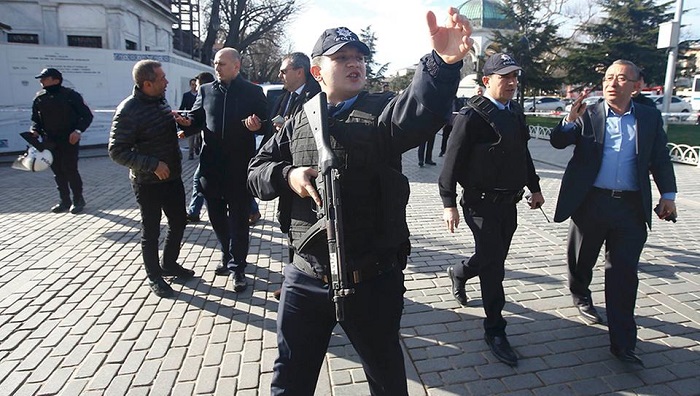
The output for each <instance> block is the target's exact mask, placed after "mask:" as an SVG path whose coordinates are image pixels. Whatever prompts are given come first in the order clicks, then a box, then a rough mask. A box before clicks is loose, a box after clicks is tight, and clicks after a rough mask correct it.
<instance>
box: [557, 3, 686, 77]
mask: <svg viewBox="0 0 700 396" xmlns="http://www.w3.org/2000/svg"><path fill="white" fill-rule="evenodd" d="M671 3H672V2H670V1H669V2H666V3H663V4H659V5H657V4H655V1H654V0H598V4H599V5H600V6H601V7H602V10H603V13H604V15H605V16H604V17H602V18H601V19H600V22H599V23H596V24H589V25H586V26H582V27H581V30H582V31H583V33H584V34H585V35H586V36H587V37H588V39H589V40H588V42H583V43H574V44H573V45H572V46H571V47H570V48H569V56H568V57H567V59H566V61H565V62H564V67H565V68H566V70H567V71H568V74H567V77H566V81H567V82H569V83H574V84H577V83H598V82H599V81H601V79H602V76H603V74H604V73H605V70H606V69H607V67H608V66H609V65H610V64H612V62H614V61H615V60H617V59H626V60H629V61H632V62H634V64H636V65H637V66H639V67H641V68H642V69H644V74H645V81H646V83H647V84H659V83H663V81H664V75H665V72H666V58H667V56H666V51H665V50H663V49H656V42H657V38H658V35H659V24H661V23H662V22H666V21H669V20H671V19H673V15H672V14H670V13H668V12H667V11H668V9H669V7H670V5H671Z"/></svg>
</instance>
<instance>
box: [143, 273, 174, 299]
mask: <svg viewBox="0 0 700 396" xmlns="http://www.w3.org/2000/svg"><path fill="white" fill-rule="evenodd" d="M148 286H149V287H150V288H151V291H152V292H153V294H155V295H156V296H158V297H160V298H168V297H172V296H173V295H174V294H175V292H173V288H172V287H170V285H169V284H168V283H167V282H166V281H165V280H164V279H163V278H161V277H157V278H154V279H150V280H149V281H148Z"/></svg>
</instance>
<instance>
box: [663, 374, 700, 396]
mask: <svg viewBox="0 0 700 396" xmlns="http://www.w3.org/2000/svg"><path fill="white" fill-rule="evenodd" d="M667 385H668V386H669V387H670V388H671V389H673V391H675V392H678V394H680V395H696V394H697V393H698V389H700V378H698V376H697V375H696V376H694V378H686V379H683V380H678V381H673V382H670V383H668V384H667Z"/></svg>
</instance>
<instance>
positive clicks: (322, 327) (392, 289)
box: [272, 265, 408, 396]
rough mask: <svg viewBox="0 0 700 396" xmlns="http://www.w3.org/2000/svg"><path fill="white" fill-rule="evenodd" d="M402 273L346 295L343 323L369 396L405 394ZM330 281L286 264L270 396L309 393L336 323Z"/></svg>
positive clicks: (312, 388) (377, 280)
mask: <svg viewBox="0 0 700 396" xmlns="http://www.w3.org/2000/svg"><path fill="white" fill-rule="evenodd" d="M405 290H406V289H405V288H404V285H403V273H402V272H401V271H399V270H395V271H391V272H389V273H387V274H384V275H381V276H378V277H376V278H373V279H370V280H367V281H365V282H361V283H360V284H358V285H356V286H355V294H353V295H351V296H349V297H347V298H346V299H345V301H346V303H345V317H346V319H345V321H343V322H341V324H340V325H341V326H342V328H343V330H345V333H346V334H347V336H348V338H349V339H350V342H352V345H353V346H354V348H355V350H356V351H357V353H358V355H359V357H360V360H361V362H362V367H363V369H364V371H365V375H366V376H367V381H368V382H369V388H370V392H371V394H372V395H387V396H389V395H392V396H393V395H397V396H402V395H407V394H408V390H407V384H406V372H405V369H404V363H403V353H402V351H401V345H400V344H399V326H400V324H401V311H402V310H403V294H404V291H405ZM336 323H337V322H336V320H335V308H334V305H333V302H332V301H331V299H330V295H329V288H328V285H326V284H324V283H323V282H321V281H320V280H318V279H316V278H312V277H310V276H308V275H306V274H305V273H303V272H301V271H299V270H298V269H297V268H296V267H295V266H294V265H286V266H285V267H284V282H283V283H282V296H281V299H280V305H279V308H278V314H277V345H278V349H279V355H278V357H277V360H275V365H274V374H273V377H272V394H273V395H295V396H296V395H308V396H312V395H313V394H314V390H315V389H316V382H317V381H318V373H319V371H320V369H321V365H322V363H323V358H324V356H325V354H326V351H327V349H328V342H329V341H330V337H331V333H332V331H333V328H334V327H335V325H336Z"/></svg>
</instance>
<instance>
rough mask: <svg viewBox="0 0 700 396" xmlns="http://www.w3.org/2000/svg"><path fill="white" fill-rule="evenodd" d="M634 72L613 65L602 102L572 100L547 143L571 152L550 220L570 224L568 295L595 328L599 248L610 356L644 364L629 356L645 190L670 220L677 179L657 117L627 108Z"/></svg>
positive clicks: (647, 215) (627, 65) (647, 222)
mask: <svg viewBox="0 0 700 396" xmlns="http://www.w3.org/2000/svg"><path fill="white" fill-rule="evenodd" d="M639 73H640V71H639V68H637V66H635V65H634V64H633V63H632V62H629V61H625V60H617V61H615V62H614V63H613V64H612V65H611V66H610V67H609V68H608V69H607V71H606V72H605V76H604V77H603V96H604V98H605V100H604V101H602V102H600V103H598V104H596V105H592V106H590V107H589V108H586V105H585V104H584V103H582V101H583V99H584V98H585V95H582V96H581V97H580V98H578V99H577V100H576V101H575V102H574V103H573V105H572V110H571V113H569V114H568V115H567V116H566V118H565V119H564V120H563V121H562V123H561V124H559V125H557V126H556V127H555V128H554V130H553V131H552V136H551V140H550V142H551V144H552V146H554V147H555V148H558V149H562V148H565V147H567V146H569V145H572V144H573V145H575V146H576V147H575V149H574V154H573V157H572V158H571V160H570V161H569V164H568V166H567V168H566V172H565V173H564V177H563V178H562V182H561V190H560V192H559V200H558V202H557V209H556V213H555V215H554V220H555V221H557V222H561V221H564V220H566V219H567V218H569V217H571V226H570V228H569V238H568V239H569V240H568V247H567V249H568V251H567V261H568V265H569V290H570V292H571V295H572V297H573V301H574V304H575V305H576V306H577V307H578V309H579V312H580V314H581V316H582V317H583V318H584V319H586V320H587V321H588V322H590V323H602V322H603V320H602V318H601V316H600V315H599V314H598V312H597V311H596V309H595V307H594V305H593V300H592V299H591V291H590V288H589V286H590V283H591V279H592V277H593V266H594V265H595V263H596V260H597V258H598V254H599V252H600V248H601V246H602V245H603V243H604V242H605V303H606V308H607V316H608V328H609V335H610V351H611V352H612V353H613V355H615V356H616V357H617V358H618V359H620V360H622V361H624V362H628V363H635V364H640V365H643V363H642V360H641V359H640V358H639V357H638V356H637V355H636V353H635V352H634V349H635V346H636V342H637V327H636V324H635V321H634V306H635V301H636V298H637V286H638V283H639V281H638V278H637V266H638V264H639V257H640V255H641V252H642V249H643V248H644V243H645V242H646V238H647V228H646V227H647V226H649V228H651V205H652V202H651V183H650V181H649V173H650V172H651V174H652V176H653V177H654V182H655V183H656V186H657V188H658V190H659V192H660V193H661V199H660V200H659V205H658V217H659V218H661V219H667V220H669V219H671V218H675V215H676V205H675V203H674V200H675V195H676V178H675V175H674V172H673V165H672V164H671V159H670V157H669V154H668V149H667V147H666V143H667V141H668V140H667V137H666V133H665V131H664V129H663V121H662V119H661V113H659V111H658V110H656V109H654V108H651V107H648V106H639V105H634V104H633V103H632V102H631V97H632V92H634V91H636V90H639V85H640V83H639Z"/></svg>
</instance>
